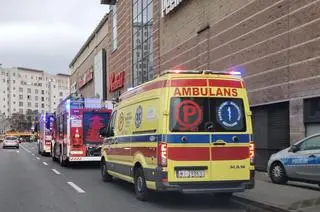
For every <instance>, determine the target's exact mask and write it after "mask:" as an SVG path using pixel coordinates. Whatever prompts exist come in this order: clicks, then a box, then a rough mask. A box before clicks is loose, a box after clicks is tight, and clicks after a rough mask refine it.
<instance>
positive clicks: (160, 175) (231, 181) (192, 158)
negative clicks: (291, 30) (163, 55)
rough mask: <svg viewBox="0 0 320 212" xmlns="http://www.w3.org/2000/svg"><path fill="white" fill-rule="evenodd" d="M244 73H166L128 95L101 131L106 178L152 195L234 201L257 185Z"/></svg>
mask: <svg viewBox="0 0 320 212" xmlns="http://www.w3.org/2000/svg"><path fill="white" fill-rule="evenodd" d="M238 74H239V73H238V72H214V71H197V70H189V71H180V70H172V71H166V72H164V73H163V74H161V75H160V76H159V77H158V78H156V79H154V80H152V81H150V82H147V83H144V84H142V85H140V86H138V87H135V88H133V89H131V90H128V91H127V92H125V93H123V94H122V95H121V96H120V98H119V99H118V100H117V104H116V106H115V108H114V111H113V114H112V117H111V120H110V122H109V125H108V126H107V127H105V128H103V129H101V131H100V134H101V136H103V137H105V139H104V144H103V146H102V148H101V151H102V158H101V174H102V178H103V180H104V181H106V182H107V181H111V180H112V178H113V177H116V178H120V179H122V180H126V181H129V182H131V183H133V184H134V187H135V192H136V196H137V198H138V199H139V200H146V199H147V197H148V191H149V190H155V191H180V192H182V193H216V194H219V195H221V196H223V197H230V196H231V194H232V193H233V192H242V191H244V190H246V189H250V188H253V187H254V164H253V162H254V143H253V141H252V123H251V111H250V108H249V102H248V97H247V93H246V89H245V87H244V83H243V81H242V79H241V76H238Z"/></svg>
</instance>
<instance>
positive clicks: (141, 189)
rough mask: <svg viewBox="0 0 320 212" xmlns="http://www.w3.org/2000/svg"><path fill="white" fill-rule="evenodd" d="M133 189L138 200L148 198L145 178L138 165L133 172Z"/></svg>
mask: <svg viewBox="0 0 320 212" xmlns="http://www.w3.org/2000/svg"><path fill="white" fill-rule="evenodd" d="M134 190H135V192H136V197H137V199H138V200H140V201H147V200H148V196H149V195H148V194H149V191H148V188H147V183H146V179H145V177H144V174H143V169H142V168H141V167H138V168H137V169H136V170H135V172H134Z"/></svg>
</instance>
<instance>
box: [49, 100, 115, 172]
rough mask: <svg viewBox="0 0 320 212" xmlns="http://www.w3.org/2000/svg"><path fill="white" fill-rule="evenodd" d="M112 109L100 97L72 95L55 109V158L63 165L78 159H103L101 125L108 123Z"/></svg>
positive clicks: (52, 154) (53, 157) (53, 151)
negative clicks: (76, 96)
mask: <svg viewBox="0 0 320 212" xmlns="http://www.w3.org/2000/svg"><path fill="white" fill-rule="evenodd" d="M111 112H112V109H111V108H107V107H105V106H102V104H101V101H100V100H99V99H92V98H73V97H69V98H67V99H65V100H64V101H62V102H61V103H60V104H59V106H58V108H57V111H56V131H57V133H56V141H55V142H54V144H53V149H52V153H51V156H52V159H53V160H54V161H59V162H60V164H61V165H62V166H65V165H67V164H68V163H72V162H79V161H100V159H101V152H100V151H101V145H102V143H103V139H102V138H101V137H100V136H99V130H100V128H102V127H104V126H106V125H107V124H108V122H109V119H110V116H111Z"/></svg>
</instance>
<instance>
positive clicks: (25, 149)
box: [20, 145, 31, 153]
mask: <svg viewBox="0 0 320 212" xmlns="http://www.w3.org/2000/svg"><path fill="white" fill-rule="evenodd" d="M20 146H21V147H22V149H24V151H26V152H28V153H31V152H30V150H28V149H27V148H25V147H24V146H23V145H20Z"/></svg>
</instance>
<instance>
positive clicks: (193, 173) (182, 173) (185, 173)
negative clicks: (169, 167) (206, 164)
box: [176, 170, 204, 178]
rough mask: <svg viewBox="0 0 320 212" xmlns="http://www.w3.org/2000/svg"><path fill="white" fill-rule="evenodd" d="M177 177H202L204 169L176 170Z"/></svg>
mask: <svg viewBox="0 0 320 212" xmlns="http://www.w3.org/2000/svg"><path fill="white" fill-rule="evenodd" d="M176 174H177V178H202V177H204V170H177V171H176Z"/></svg>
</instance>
